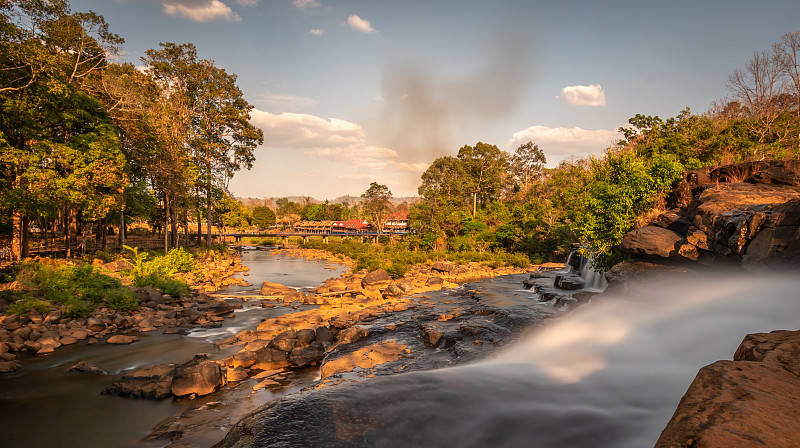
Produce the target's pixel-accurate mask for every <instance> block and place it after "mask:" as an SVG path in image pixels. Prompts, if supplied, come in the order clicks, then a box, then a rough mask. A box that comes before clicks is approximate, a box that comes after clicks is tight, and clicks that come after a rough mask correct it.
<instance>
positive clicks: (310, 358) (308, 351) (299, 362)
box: [289, 344, 325, 368]
mask: <svg viewBox="0 0 800 448" xmlns="http://www.w3.org/2000/svg"><path fill="white" fill-rule="evenodd" d="M324 355H325V350H324V349H323V348H322V347H320V345H318V344H313V345H311V346H309V347H295V348H294V349H292V352H291V353H289V362H290V363H292V364H293V365H294V366H295V367H298V368H301V367H305V366H307V365H309V364H311V363H313V362H317V361H319V360H321V359H322V357H323V356H324Z"/></svg>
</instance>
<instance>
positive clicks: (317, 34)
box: [308, 28, 325, 36]
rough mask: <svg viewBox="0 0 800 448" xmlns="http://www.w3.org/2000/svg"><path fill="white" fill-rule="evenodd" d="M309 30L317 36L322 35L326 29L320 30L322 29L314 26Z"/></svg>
mask: <svg viewBox="0 0 800 448" xmlns="http://www.w3.org/2000/svg"><path fill="white" fill-rule="evenodd" d="M308 32H309V33H311V34H313V35H315V36H322V33H324V32H325V30H320V29H317V28H313V29H310V30H308Z"/></svg>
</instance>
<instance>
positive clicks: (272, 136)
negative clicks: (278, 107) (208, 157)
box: [250, 110, 428, 178]
mask: <svg viewBox="0 0 800 448" xmlns="http://www.w3.org/2000/svg"><path fill="white" fill-rule="evenodd" d="M250 115H251V119H250V121H251V122H252V123H253V124H254V125H255V126H258V127H259V128H261V130H263V131H264V146H269V147H276V148H290V149H299V150H303V153H304V154H305V155H307V156H309V157H312V158H315V159H321V160H327V161H332V162H337V163H341V164H345V165H348V166H350V167H352V168H354V169H356V170H362V171H363V170H368V171H369V172H370V173H372V172H374V171H375V170H383V171H392V172H405V173H416V174H421V173H422V172H424V171H425V170H426V169H427V168H428V165H427V164H424V163H406V162H400V161H399V160H398V159H399V158H400V155H399V154H398V153H397V151H395V150H393V149H391V148H379V147H376V146H371V145H367V144H366V136H365V134H364V130H363V128H362V127H361V126H360V125H358V124H356V123H351V122H349V121H346V120H341V119H338V118H322V117H317V116H314V115H311V114H296V113H290V112H284V113H282V114H271V113H269V112H264V111H260V110H253V111H252V112H251V114H250ZM372 176H373V178H374V176H375V175H374V174H372Z"/></svg>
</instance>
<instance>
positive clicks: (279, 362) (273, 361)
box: [251, 347, 289, 370]
mask: <svg viewBox="0 0 800 448" xmlns="http://www.w3.org/2000/svg"><path fill="white" fill-rule="evenodd" d="M255 355H256V359H255V363H253V365H252V366H251V368H253V369H258V370H274V369H280V368H282V367H288V366H289V356H288V353H286V352H285V351H282V350H278V349H275V348H270V347H264V348H262V349H259V350H256V352H255Z"/></svg>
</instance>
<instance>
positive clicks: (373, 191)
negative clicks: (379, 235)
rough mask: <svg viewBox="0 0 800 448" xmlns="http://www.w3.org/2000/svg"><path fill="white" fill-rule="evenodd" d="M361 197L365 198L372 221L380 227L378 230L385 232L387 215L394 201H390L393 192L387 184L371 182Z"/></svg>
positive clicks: (366, 209) (365, 209) (365, 206)
mask: <svg viewBox="0 0 800 448" xmlns="http://www.w3.org/2000/svg"><path fill="white" fill-rule="evenodd" d="M361 197H362V198H364V202H363V206H364V211H366V212H367V213H368V215H369V217H370V218H371V220H372V222H373V223H374V224H375V225H376V226H377V227H378V231H379V232H383V225H384V223H385V222H386V216H387V215H388V214H389V212H390V211H391V207H392V203H391V202H390V201H389V199H391V198H392V192H391V191H390V190H389V188H388V187H387V186H386V185H383V184H379V183H377V182H371V183H370V184H369V188H367V191H365V192H364V194H362V195H361Z"/></svg>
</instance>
